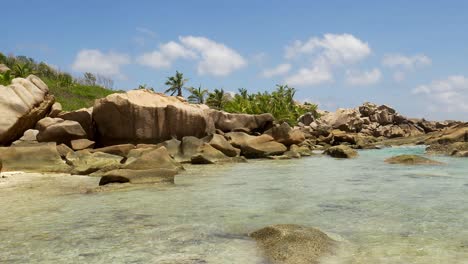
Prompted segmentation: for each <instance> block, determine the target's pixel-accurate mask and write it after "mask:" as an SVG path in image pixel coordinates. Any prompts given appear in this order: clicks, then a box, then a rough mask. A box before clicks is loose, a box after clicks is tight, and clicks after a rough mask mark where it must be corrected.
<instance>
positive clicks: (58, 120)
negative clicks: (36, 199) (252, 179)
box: [0, 75, 312, 184]
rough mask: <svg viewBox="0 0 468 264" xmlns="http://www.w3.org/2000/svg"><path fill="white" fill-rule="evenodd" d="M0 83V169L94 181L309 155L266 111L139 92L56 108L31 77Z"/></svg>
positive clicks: (169, 177) (167, 177)
mask: <svg viewBox="0 0 468 264" xmlns="http://www.w3.org/2000/svg"><path fill="white" fill-rule="evenodd" d="M1 88H2V89H4V90H0V96H1V97H0V107H1V110H2V111H4V113H5V116H6V117H5V118H4V119H2V120H1V123H0V139H1V140H0V145H4V146H5V147H2V148H0V161H1V162H2V163H3V170H9V171H12V170H21V171H41V172H66V173H71V174H77V175H90V176H99V177H102V178H101V184H107V183H110V182H132V183H143V182H145V183H148V182H173V181H174V175H175V174H177V172H179V171H180V170H181V169H182V168H183V167H182V165H181V164H183V163H192V164H213V163H223V162H242V161H245V159H246V158H299V157H301V156H309V155H311V154H312V152H311V147H310V146H309V145H307V144H305V143H304V140H305V136H304V134H303V132H301V131H299V130H294V129H293V128H291V127H290V126H289V125H288V124H287V123H283V124H274V118H273V116H272V115H270V114H262V115H247V114H231V113H226V112H222V111H217V110H213V109H210V108H208V107H207V106H205V105H193V104H189V103H188V102H186V101H185V100H184V99H183V98H180V97H172V96H166V95H163V94H159V93H154V92H152V91H147V90H135V91H129V92H127V93H116V94H112V95H109V96H107V97H105V98H102V99H99V100H96V102H95V105H94V107H91V108H88V109H80V110H77V111H72V112H64V111H62V107H61V105H60V104H59V103H57V102H54V98H53V96H52V95H50V94H49V91H48V88H47V86H46V85H45V84H44V83H43V82H42V81H41V80H40V79H39V78H37V77H35V76H33V75H31V76H29V77H28V78H26V79H23V78H16V79H14V80H13V83H12V85H10V86H8V87H1ZM8 100H10V101H8ZM11 101H12V102H13V103H14V104H13V103H11ZM7 146H8V147H7Z"/></svg>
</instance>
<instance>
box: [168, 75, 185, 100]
mask: <svg viewBox="0 0 468 264" xmlns="http://www.w3.org/2000/svg"><path fill="white" fill-rule="evenodd" d="M187 81H188V79H184V74H183V73H181V72H179V71H176V74H175V76H171V77H167V81H166V83H165V85H168V86H169V88H168V89H167V90H166V91H165V93H169V92H170V93H171V95H174V94H176V93H177V96H182V88H183V87H184V85H185V83H186V82H187Z"/></svg>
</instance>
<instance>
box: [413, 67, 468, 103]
mask: <svg viewBox="0 0 468 264" xmlns="http://www.w3.org/2000/svg"><path fill="white" fill-rule="evenodd" d="M413 94H416V95H423V96H426V97H427V98H428V99H430V100H431V101H432V102H433V103H434V104H431V105H430V106H431V109H432V110H436V111H443V112H468V77H465V76H461V75H453V76H449V77H448V78H447V79H445V80H437V81H433V82H432V83H430V84H427V85H421V86H418V87H417V88H415V89H413Z"/></svg>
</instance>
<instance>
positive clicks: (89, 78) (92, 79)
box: [83, 72, 96, 86]
mask: <svg viewBox="0 0 468 264" xmlns="http://www.w3.org/2000/svg"><path fill="white" fill-rule="evenodd" d="M83 78H84V83H85V84H86V85H92V86H94V85H96V76H95V75H94V74H92V73H90V72H85V73H84V74H83Z"/></svg>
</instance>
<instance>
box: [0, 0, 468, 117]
mask: <svg viewBox="0 0 468 264" xmlns="http://www.w3.org/2000/svg"><path fill="white" fill-rule="evenodd" d="M2 6H5V4H3V5H2ZM8 9H9V10H12V11H11V12H4V13H3V14H2V20H3V21H9V22H8V23H6V25H7V26H5V27H4V28H3V31H4V34H2V41H1V42H0V51H1V52H3V53H7V54H10V53H12V54H15V55H26V56H29V57H32V58H35V59H36V60H42V61H46V62H47V63H49V64H50V65H54V66H56V67H58V68H59V69H61V70H64V71H69V72H72V73H73V74H75V75H76V76H78V75H80V74H81V73H82V72H83V71H91V72H97V73H100V74H102V75H108V76H110V77H112V78H113V79H114V80H115V87H114V88H116V89H132V88H135V87H137V86H138V85H139V84H147V85H149V86H152V87H154V88H155V89H156V90H159V91H161V90H163V89H164V85H163V83H164V79H165V78H166V77H167V76H169V75H172V74H173V73H174V72H175V70H179V71H182V72H183V73H184V74H185V75H186V76H187V77H188V78H189V79H190V81H189V83H188V85H193V86H198V85H199V84H201V85H202V86H204V87H206V88H209V89H214V88H224V89H225V90H228V91H236V90H237V89H238V88H240V87H245V88H248V89H249V90H252V91H262V90H272V89H273V88H274V86H275V84H285V83H287V84H289V85H290V86H293V87H295V88H297V90H298V93H297V96H298V99H301V100H308V101H312V102H317V103H319V105H320V107H321V108H323V109H327V110H334V109H336V108H337V107H355V106H357V105H359V104H361V103H362V102H364V101H373V102H376V103H385V104H388V105H391V106H393V107H395V108H396V109H397V110H399V111H400V112H401V113H402V114H404V115H408V116H412V117H427V118H430V119H462V120H468V67H467V66H468V45H467V44H468V34H467V33H466V29H467V28H468V17H467V16H466V14H467V12H468V2H467V1H399V0H397V1H386V2H385V3H383V1H326V2H325V1H287V2H286V1H203V0H201V1H115V0H114V1H20V0H16V1H9V2H8Z"/></svg>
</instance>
